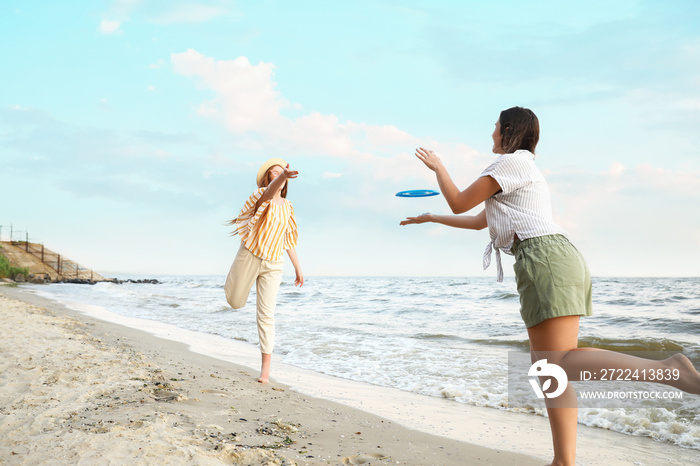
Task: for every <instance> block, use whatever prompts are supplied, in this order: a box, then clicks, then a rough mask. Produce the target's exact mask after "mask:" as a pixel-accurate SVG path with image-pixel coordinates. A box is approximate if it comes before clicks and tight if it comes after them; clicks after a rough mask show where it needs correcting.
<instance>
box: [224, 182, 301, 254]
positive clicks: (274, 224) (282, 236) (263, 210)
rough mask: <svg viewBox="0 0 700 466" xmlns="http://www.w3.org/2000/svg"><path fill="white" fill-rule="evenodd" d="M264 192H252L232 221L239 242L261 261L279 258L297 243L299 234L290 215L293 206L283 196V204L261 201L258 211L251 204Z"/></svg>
mask: <svg viewBox="0 0 700 466" xmlns="http://www.w3.org/2000/svg"><path fill="white" fill-rule="evenodd" d="M264 192H265V188H260V189H258V190H257V191H255V192H254V193H253V194H252V195H251V196H250V197H249V198H248V200H247V201H246V202H245V204H244V205H243V209H241V213H240V214H238V217H237V218H236V220H235V222H234V224H235V226H236V231H234V234H236V233H238V234H239V235H240V236H241V241H242V242H243V245H244V246H245V247H246V248H247V249H248V250H249V251H250V252H251V253H253V255H254V256H256V257H259V258H261V259H265V260H271V261H280V260H282V252H283V251H286V250H287V249H294V248H296V246H297V241H298V239H299V234H298V232H297V222H296V219H295V218H294V207H292V203H291V202H289V201H288V200H287V199H284V204H283V205H277V204H275V203H274V202H272V201H271V200H270V201H265V202H263V203H262V204H261V205H260V207H258V210H257V211H256V210H255V203H256V202H257V201H258V199H260V197H261V196H262V195H263V193H264Z"/></svg>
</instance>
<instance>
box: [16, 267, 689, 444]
mask: <svg viewBox="0 0 700 466" xmlns="http://www.w3.org/2000/svg"><path fill="white" fill-rule="evenodd" d="M119 278H142V277H119ZM149 278H157V279H158V280H159V281H160V283H159V284H155V285H153V284H140V283H123V284H114V283H98V284H96V285H94V286H86V285H73V284H51V285H27V287H30V288H32V289H33V290H34V291H36V292H37V293H39V294H41V295H43V296H46V297H49V298H52V299H55V300H58V301H61V302H79V303H84V304H89V305H95V306H100V307H103V308H105V309H107V310H109V311H111V312H114V313H116V314H119V315H122V316H126V317H135V318H139V319H148V320H154V321H157V322H163V323H168V324H171V325H175V326H177V327H180V328H183V329H187V330H194V331H197V332H202V333H204V334H211V335H217V336H220V337H224V338H228V339H234V340H239V341H242V342H247V343H249V344H250V345H256V344H257V341H258V337H257V329H256V325H255V290H253V291H252V292H251V295H250V297H249V299H248V302H247V304H246V307H245V308H243V309H240V310H233V309H231V308H230V307H229V306H228V305H227V303H226V301H225V298H224V291H223V283H224V278H225V277H223V276H156V277H149ZM593 301H594V316H593V317H591V318H584V319H582V321H581V331H580V346H594V347H597V348H604V349H613V350H620V351H682V352H683V354H685V355H686V356H688V357H689V358H690V360H691V361H692V362H693V364H694V365H695V367H700V278H595V279H594V281H593ZM518 309H519V301H518V295H517V290H516V287H515V283H514V282H513V279H512V278H511V279H510V280H508V279H506V281H505V282H504V283H497V282H495V280H494V279H493V278H492V277H488V278H485V277H479V278H454V277H452V278H447V277H444V278H433V277H415V278H407V277H309V278H307V279H306V283H305V284H304V286H303V288H298V287H295V286H293V283H292V279H290V278H285V279H284V280H283V282H282V286H281V287H280V291H279V295H278V306H277V310H276V329H277V338H276V347H275V353H276V354H277V355H279V357H280V358H281V361H282V362H284V363H287V364H290V365H293V366H297V367H300V368H304V369H310V370H313V371H316V372H320V373H323V374H328V375H332V376H336V377H341V378H345V379H351V380H355V381H361V382H366V383H370V384H375V385H380V386H388V387H394V388H398V389H400V390H405V391H409V392H414V393H418V394H421V395H425V396H432V397H442V398H447V399H451V400H454V401H455V402H458V403H466V404H470V405H475V406H484V407H490V408H493V409H505V410H514V409H517V410H522V409H523V408H522V407H521V408H513V407H509V404H508V384H507V381H508V354H509V352H512V351H521V352H526V351H527V350H528V348H529V344H528V339H527V332H526V330H525V327H524V325H523V323H522V321H521V319H520V315H519V312H518ZM531 412H532V413H533V415H544V409H542V408H536V407H534V408H532V409H531ZM579 422H581V423H582V424H585V425H590V426H595V427H600V428H604V429H610V430H615V431H619V432H623V433H627V434H630V435H639V436H646V437H651V438H653V439H656V440H659V441H666V442H671V443H674V444H677V445H680V446H683V447H686V448H693V449H700V396H691V395H687V396H686V397H685V398H684V399H683V400H682V401H681V402H679V401H678V400H674V401H664V400H658V401H657V402H654V403H653V405H651V406H646V407H643V408H611V409H598V408H596V409H593V408H590V409H581V410H580V411H579Z"/></svg>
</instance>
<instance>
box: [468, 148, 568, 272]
mask: <svg viewBox="0 0 700 466" xmlns="http://www.w3.org/2000/svg"><path fill="white" fill-rule="evenodd" d="M481 176H490V177H492V178H493V179H495V180H496V181H497V182H498V184H499V185H500V186H501V189H502V191H501V192H499V193H497V194H494V195H493V196H491V197H490V198H488V199H487V200H486V202H485V205H486V223H487V224H488V226H489V235H490V237H491V242H490V243H489V244H488V245H487V246H486V250H485V251H484V270H485V269H487V268H488V267H489V265H491V251H492V250H494V249H495V250H496V266H497V269H498V270H497V274H498V281H499V282H502V281H503V266H502V265H501V254H500V251H503V252H505V253H506V254H512V252H511V248H512V247H513V241H514V239H515V235H516V234H517V235H518V238H519V239H520V240H521V241H522V240H525V239H528V238H535V237H538V236H545V235H554V234H561V235H564V236H566V232H565V231H564V230H563V229H562V228H561V227H560V226H559V225H557V224H556V223H554V220H552V203H551V199H550V195H549V187H548V186H547V181H546V180H545V179H544V176H543V175H542V173H540V171H539V170H538V169H537V167H536V166H535V154H533V153H532V152H530V151H527V150H518V151H515V152H513V153H511V154H503V155H501V156H500V157H498V158H497V159H496V161H495V162H493V163H492V164H491V165H490V166H489V167H488V168H486V170H484V171H483V173H482V174H481Z"/></svg>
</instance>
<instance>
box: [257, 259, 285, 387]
mask: <svg viewBox="0 0 700 466" xmlns="http://www.w3.org/2000/svg"><path fill="white" fill-rule="evenodd" d="M282 264H283V262H282V261H268V260H264V261H263V262H262V265H261V267H260V272H259V275H258V279H257V282H256V288H255V290H256V294H257V299H256V302H257V313H256V318H257V319H256V320H257V323H258V338H259V340H260V353H261V360H262V361H261V367H260V377H259V378H258V382H260V383H268V382H269V381H270V365H271V362H272V350H273V349H274V346H275V307H276V305H277V292H278V291H279V287H280V283H281V282H282Z"/></svg>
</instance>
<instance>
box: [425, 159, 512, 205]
mask: <svg viewBox="0 0 700 466" xmlns="http://www.w3.org/2000/svg"><path fill="white" fill-rule="evenodd" d="M416 157H418V158H419V159H420V160H421V161H422V162H423V163H424V164H425V166H426V167H428V168H429V169H431V170H432V171H434V172H435V176H436V177H437V182H438V184H439V185H440V191H442V195H443V196H445V200H446V201H447V204H448V205H449V206H450V209H452V212H454V213H455V214H462V213H464V212H468V211H470V210H471V209H473V208H474V207H476V206H478V205H479V204H481V203H482V202H484V201H485V200H486V199H488V198H489V197H491V196H493V195H494V194H496V193H497V192H498V191H500V190H501V186H500V185H499V184H498V182H497V181H496V180H495V179H493V178H492V177H490V176H482V177H479V178H477V180H476V181H475V182H473V183H472V184H471V185H470V186H469V187H468V188H467V189H465V190H464V191H460V190H459V188H458V187H457V185H455V184H454V182H453V181H452V178H451V177H450V174H449V173H447V169H446V168H445V166H444V165H443V164H442V160H440V157H438V156H437V155H436V154H435V152H433V151H431V150H428V149H424V148H422V147H420V148H418V149H417V150H416Z"/></svg>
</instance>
